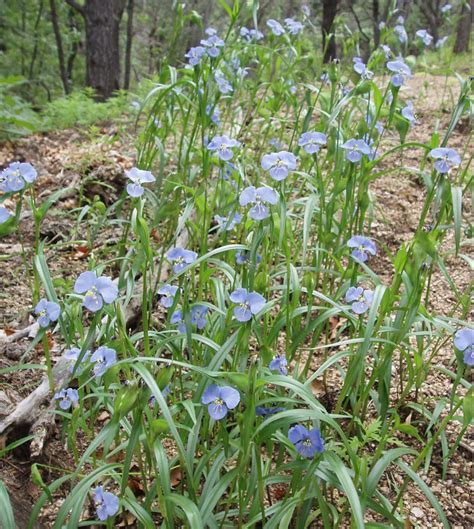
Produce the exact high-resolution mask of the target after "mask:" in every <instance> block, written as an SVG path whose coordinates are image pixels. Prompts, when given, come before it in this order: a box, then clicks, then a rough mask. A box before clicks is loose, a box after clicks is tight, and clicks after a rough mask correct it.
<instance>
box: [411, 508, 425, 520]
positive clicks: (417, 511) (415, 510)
mask: <svg viewBox="0 0 474 529" xmlns="http://www.w3.org/2000/svg"><path fill="white" fill-rule="evenodd" d="M411 513H412V514H413V516H414V517H415V518H423V517H424V513H423V511H422V510H421V509H420V508H419V507H413V508H412V510H411Z"/></svg>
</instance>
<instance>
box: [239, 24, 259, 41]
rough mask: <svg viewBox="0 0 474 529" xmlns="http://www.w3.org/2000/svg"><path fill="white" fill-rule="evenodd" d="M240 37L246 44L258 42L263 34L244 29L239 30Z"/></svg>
mask: <svg viewBox="0 0 474 529" xmlns="http://www.w3.org/2000/svg"><path fill="white" fill-rule="evenodd" d="M240 36H241V37H242V38H244V39H245V40H246V41H247V42H250V41H252V40H255V41H259V40H262V39H263V33H262V32H261V31H258V30H255V29H248V28H246V27H242V28H240Z"/></svg>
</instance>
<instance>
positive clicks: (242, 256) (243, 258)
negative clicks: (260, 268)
mask: <svg viewBox="0 0 474 529" xmlns="http://www.w3.org/2000/svg"><path fill="white" fill-rule="evenodd" d="M235 262H236V263H237V264H238V265H243V264H248V263H250V252H247V251H244V252H237V253H236V254H235ZM255 262H256V264H260V263H261V262H262V256H261V255H260V254H257V255H256V256H255Z"/></svg>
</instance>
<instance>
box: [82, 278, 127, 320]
mask: <svg viewBox="0 0 474 529" xmlns="http://www.w3.org/2000/svg"><path fill="white" fill-rule="evenodd" d="M74 292H76V294H85V296H84V300H83V302H82V304H83V306H84V307H86V309H89V310H90V311H91V312H97V311H98V310H100V309H101V308H102V307H103V306H104V303H107V304H108V303H113V302H114V301H115V300H116V299H117V296H118V286H117V285H116V284H115V283H114V282H113V281H112V280H111V279H110V278H109V277H105V276H100V277H97V274H96V273H95V272H82V274H81V275H80V276H79V277H78V278H77V279H76V282H75V284H74Z"/></svg>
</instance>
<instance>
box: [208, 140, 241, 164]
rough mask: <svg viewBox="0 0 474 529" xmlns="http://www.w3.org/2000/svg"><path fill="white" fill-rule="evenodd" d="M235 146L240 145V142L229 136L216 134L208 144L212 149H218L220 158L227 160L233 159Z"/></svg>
mask: <svg viewBox="0 0 474 529" xmlns="http://www.w3.org/2000/svg"><path fill="white" fill-rule="evenodd" d="M234 147H240V142H239V141H237V140H233V139H231V138H229V137H228V136H214V138H212V140H211V141H210V142H209V144H208V146H207V148H208V149H209V150H210V151H216V152H217V156H218V157H219V159H220V160H223V161H225V162H228V161H229V160H232V158H233V156H234V153H233V151H232V149H233V148H234Z"/></svg>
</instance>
